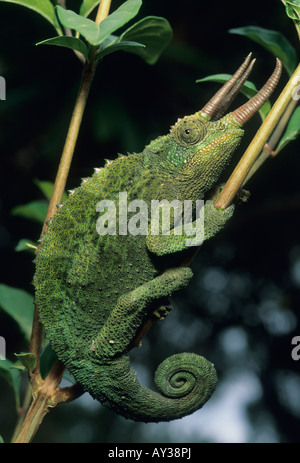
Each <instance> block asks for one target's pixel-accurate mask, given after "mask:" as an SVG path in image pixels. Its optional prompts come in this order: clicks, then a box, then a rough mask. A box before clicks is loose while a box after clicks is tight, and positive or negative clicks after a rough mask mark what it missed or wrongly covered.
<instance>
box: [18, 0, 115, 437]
mask: <svg viewBox="0 0 300 463" xmlns="http://www.w3.org/2000/svg"><path fill="white" fill-rule="evenodd" d="M110 4H111V0H102V1H101V3H100V5H99V7H98V14H97V19H96V22H97V23H100V22H101V21H103V19H105V18H106V16H107V15H108V14H109V9H110ZM94 52H95V50H94ZM94 56H95V53H93V54H92V57H91V60H90V62H85V64H84V69H83V74H82V79H81V84H80V88H79V91H78V96H77V99H76V102H75V106H74V110H73V114H72V118H71V121H70V125H69V130H68V133H67V137H66V141H65V145H64V149H63V153H62V156H61V160H60V164H59V167H58V171H57V176H56V179H55V183H54V188H53V192H52V195H51V199H50V203H49V207H48V211H47V215H46V219H45V222H44V225H43V229H42V233H41V236H42V235H43V234H44V233H45V232H46V230H47V227H48V224H49V220H50V219H51V218H52V217H53V216H54V215H55V213H56V211H57V205H58V204H59V203H60V202H61V198H62V195H63V193H64V190H65V186H66V182H67V178H68V174H69V170H70V165H71V161H72V158H73V154H74V150H75V146H76V142H77V138H78V134H79V129H80V125H81V121H82V117H83V113H84V110H85V107H86V102H87V98H88V94H89V90H90V87H91V84H92V81H93V77H94V74H95V70H96V64H95V62H94V59H93V58H94ZM42 337H43V328H42V325H41V323H40V322H39V317H38V307H36V306H35V308H34V317H33V327H32V333H31V339H30V346H29V351H30V352H31V353H33V354H35V356H36V362H37V363H36V367H35V369H34V370H33V371H32V372H30V380H31V384H32V393H33V401H32V403H31V406H30V407H29V409H28V412H27V414H26V417H25V419H24V421H23V423H22V425H21V426H20V429H19V431H18V432H17V433H15V434H16V437H14V439H13V442H14V443H22V442H24V443H28V442H30V441H31V439H32V438H33V436H34V435H35V433H36V431H37V429H38V428H39V426H40V424H41V422H42V420H43V418H44V416H45V415H46V414H47V413H48V411H49V409H50V408H53V407H55V406H56V405H58V404H59V403H62V402H67V401H70V400H74V399H75V398H77V397H79V396H80V395H81V394H82V392H83V391H82V389H81V387H80V385H78V384H75V385H74V386H71V387H66V388H60V387H58V385H59V383H60V381H61V378H62V375H63V373H64V370H65V367H64V365H63V364H62V363H61V362H60V361H57V362H56V363H55V365H54V367H53V368H52V370H51V372H50V373H49V375H48V376H47V377H46V378H45V380H43V379H42V377H41V375H40V349H41V344H42Z"/></svg>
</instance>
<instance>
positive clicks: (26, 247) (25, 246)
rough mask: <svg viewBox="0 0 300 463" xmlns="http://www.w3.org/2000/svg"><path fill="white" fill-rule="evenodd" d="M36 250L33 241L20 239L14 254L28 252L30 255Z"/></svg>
mask: <svg viewBox="0 0 300 463" xmlns="http://www.w3.org/2000/svg"><path fill="white" fill-rule="evenodd" d="M36 248H37V245H36V243H35V242H34V241H31V240H27V239H26V238H22V239H21V240H20V241H19V242H18V244H17V246H16V247H15V251H16V252H21V251H28V252H30V253H32V254H35V250H36Z"/></svg>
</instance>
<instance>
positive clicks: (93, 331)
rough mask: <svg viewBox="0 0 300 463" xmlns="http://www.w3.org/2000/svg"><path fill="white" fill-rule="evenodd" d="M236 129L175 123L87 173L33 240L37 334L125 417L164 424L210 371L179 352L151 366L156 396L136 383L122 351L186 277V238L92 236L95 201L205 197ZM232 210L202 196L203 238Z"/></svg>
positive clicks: (205, 383) (226, 124)
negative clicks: (138, 149)
mask: <svg viewBox="0 0 300 463" xmlns="http://www.w3.org/2000/svg"><path fill="white" fill-rule="evenodd" d="M242 134H243V130H242V129H241V127H240V124H238V123H237V122H236V121H235V120H234V118H233V117H232V116H231V114H228V115H226V116H225V117H223V118H222V119H220V120H219V121H215V122H210V121H209V120H208V118H205V117H203V116H201V114H200V113H196V114H194V115H192V116H187V117H185V118H183V119H181V120H180V119H179V120H178V121H177V123H176V124H175V125H174V126H173V127H171V130H170V133H169V134H168V135H165V136H163V137H159V138H157V139H156V140H154V141H152V142H151V143H150V144H149V145H148V146H147V147H146V148H145V149H144V151H143V152H142V153H139V154H132V155H129V156H121V157H119V158H118V159H116V160H115V161H112V162H110V163H108V164H107V165H106V166H105V167H104V168H103V169H96V171H95V173H94V175H93V176H92V177H91V178H88V179H85V180H84V181H83V182H82V184H81V186H80V187H79V188H77V189H76V190H75V191H74V193H73V194H71V195H70V196H69V198H68V199H67V200H66V202H65V203H64V204H63V206H62V207H61V208H59V210H58V212H57V214H56V215H55V216H54V218H53V219H52V221H51V224H50V226H49V229H48V231H47V233H46V234H45V235H44V236H43V238H42V242H41V246H40V250H39V253H38V255H37V259H36V274H35V279H34V283H35V288H36V303H37V306H38V308H39V312H40V318H41V321H42V323H43V325H44V327H45V332H46V335H47V337H48V338H49V339H50V340H51V344H52V347H53V349H54V350H55V352H56V353H57V356H58V358H59V359H60V360H61V361H62V362H63V363H64V364H65V365H66V366H67V368H68V369H69V370H70V371H71V372H72V373H73V375H74V376H75V378H76V379H77V380H78V381H79V382H80V384H81V385H82V386H83V388H84V390H86V391H88V392H90V394H91V395H92V396H93V397H94V398H96V399H98V400H99V401H100V402H101V403H103V404H104V405H106V406H108V407H110V408H111V409H113V410H115V411H116V412H117V413H119V414H121V415H123V416H125V417H127V418H130V419H133V420H137V421H145V422H148V421H169V420H172V419H176V418H180V417H182V416H185V415H188V414H190V413H192V412H194V411H195V410H197V409H198V408H200V407H201V406H202V405H203V404H204V403H205V402H206V401H207V400H208V398H209V397H210V395H211V394H212V392H213V390H214V388H215V385H216V372H215V369H214V367H213V365H212V364H211V363H210V362H208V361H207V360H206V359H204V358H203V357H200V356H198V355H195V354H189V353H182V354H176V355H174V356H172V357H170V358H168V359H167V360H165V361H164V362H163V363H162V364H161V365H160V366H159V367H158V370H157V373H156V375H155V382H156V385H157V388H158V391H159V392H154V391H152V390H150V389H148V388H146V387H144V386H142V385H141V384H140V382H139V381H138V379H137V377H136V374H135V372H134V371H133V370H132V369H131V367H130V363H129V357H128V351H129V347H130V345H131V344H132V341H133V339H134V338H135V336H136V334H137V332H138V330H139V328H140V327H141V325H142V324H143V323H144V321H145V319H146V317H147V316H149V315H151V314H152V313H153V312H155V311H157V309H158V308H159V307H160V306H162V305H163V304H164V303H165V302H166V298H167V297H168V296H171V295H172V294H173V293H174V292H175V291H177V290H179V289H181V288H183V287H185V286H186V285H187V284H188V283H189V281H190V279H191V277H192V271H191V269H190V268H185V267H180V263H181V262H182V258H183V254H184V253H185V252H188V251H189V250H190V248H189V249H187V246H186V244H185V239H186V236H185V235H182V236H179V235H174V234H172V232H171V234H170V236H167V235H156V236H155V235H151V234H149V235H148V236H143V235H137V236H132V235H130V234H128V235H124V236H119V235H118V234H117V235H116V236H111V235H108V234H107V235H104V236H100V235H99V234H98V232H97V230H96V222H97V219H98V218H99V213H98V212H97V211H96V207H97V204H98V202H99V201H100V200H104V199H108V200H114V201H115V203H116V206H117V205H118V195H119V192H127V195H128V199H127V200H128V203H129V202H130V201H131V200H134V199H143V200H144V201H145V202H146V203H147V205H148V206H149V207H150V201H151V200H153V199H158V200H162V199H167V200H169V201H172V200H173V199H178V200H180V201H181V202H183V201H184V200H187V199H190V200H192V201H196V200H197V199H204V198H205V194H206V193H207V192H208V191H209V190H211V188H212V187H214V186H215V185H216V183H217V181H218V179H219V177H220V174H221V173H222V171H223V170H224V168H225V167H226V165H227V164H228V162H229V160H230V159H231V156H232V153H233V152H234V150H235V148H236V147H237V146H238V144H239V142H240V139H241V137H242ZM117 212H118V211H117ZM232 213H233V206H230V207H229V208H228V209H226V210H225V211H219V210H216V209H215V208H214V207H213V203H212V201H207V202H206V204H205V236H204V238H205V239H208V238H209V237H211V236H213V235H214V234H216V233H217V232H218V231H219V230H220V229H221V228H223V226H224V224H225V223H226V222H227V220H228V219H229V218H230V217H231V215H232ZM117 218H118V214H117ZM117 225H118V220H117ZM149 229H150V224H149ZM117 230H118V228H117ZM170 267H171V268H170ZM156 313H157V312H156ZM183 377H184V378H185V379H184V381H183V380H182V378H183ZM176 381H177V382H176Z"/></svg>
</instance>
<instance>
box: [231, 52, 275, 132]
mask: <svg viewBox="0 0 300 463" xmlns="http://www.w3.org/2000/svg"><path fill="white" fill-rule="evenodd" d="M281 70H282V64H281V61H280V60H279V59H278V58H276V67H275V69H274V71H273V74H272V75H271V77H270V78H269V79H268V80H267V82H266V83H265V85H264V86H263V87H262V88H261V89H260V91H259V92H258V93H257V94H256V95H255V96H254V97H252V98H251V100H249V101H248V102H247V103H245V104H243V105H242V106H240V107H239V108H237V109H236V110H235V111H233V112H232V113H231V114H232V115H233V117H234V119H235V120H236V121H237V122H238V123H239V124H241V125H243V124H245V122H247V121H248V120H249V119H250V118H251V117H252V116H253V115H254V114H255V113H256V112H257V111H258V110H259V108H261V106H262V105H263V104H264V103H265V102H266V101H267V99H268V98H269V97H270V95H271V94H272V93H273V90H274V89H275V87H276V85H277V83H278V81H279V78H280V75H281Z"/></svg>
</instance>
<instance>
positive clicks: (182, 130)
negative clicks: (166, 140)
mask: <svg viewBox="0 0 300 463" xmlns="http://www.w3.org/2000/svg"><path fill="white" fill-rule="evenodd" d="M174 128H175V131H174V136H175V138H176V140H177V141H178V142H179V143H180V144H181V145H196V144H197V143H199V142H200V141H201V140H203V138H204V137H205V135H206V127H205V125H204V124H203V122H201V121H199V120H197V119H185V120H184V119H183V120H182V121H180V122H179V123H178V124H177V125H176V126H175V127H174Z"/></svg>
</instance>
